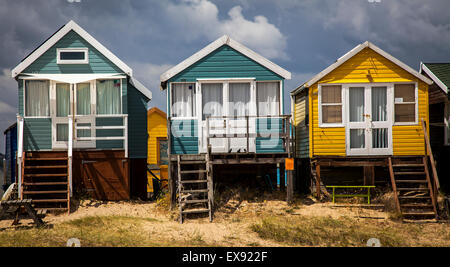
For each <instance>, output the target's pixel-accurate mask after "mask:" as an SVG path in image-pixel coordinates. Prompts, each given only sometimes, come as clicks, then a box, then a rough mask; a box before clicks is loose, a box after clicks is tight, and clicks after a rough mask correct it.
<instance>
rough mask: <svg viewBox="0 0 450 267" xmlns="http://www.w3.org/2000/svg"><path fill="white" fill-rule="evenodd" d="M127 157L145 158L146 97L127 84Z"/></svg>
mask: <svg viewBox="0 0 450 267" xmlns="http://www.w3.org/2000/svg"><path fill="white" fill-rule="evenodd" d="M127 97H128V101H124V102H127V103H128V110H127V111H128V157H129V158H140V159H145V158H147V101H148V99H147V97H146V96H144V95H143V94H142V93H141V92H140V91H139V90H138V89H136V88H134V86H132V85H131V84H128V92H127Z"/></svg>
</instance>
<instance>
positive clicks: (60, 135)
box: [56, 124, 69, 141]
mask: <svg viewBox="0 0 450 267" xmlns="http://www.w3.org/2000/svg"><path fill="white" fill-rule="evenodd" d="M67 140H69V125H68V124H56V141H67Z"/></svg>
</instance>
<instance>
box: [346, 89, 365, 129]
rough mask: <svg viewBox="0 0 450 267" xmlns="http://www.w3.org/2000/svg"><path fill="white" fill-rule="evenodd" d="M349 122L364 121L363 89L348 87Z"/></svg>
mask: <svg viewBox="0 0 450 267" xmlns="http://www.w3.org/2000/svg"><path fill="white" fill-rule="evenodd" d="M349 94H350V95H349V99H350V107H349V111H350V121H351V122H360V121H364V87H350V88H349Z"/></svg>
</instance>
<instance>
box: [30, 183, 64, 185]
mask: <svg viewBox="0 0 450 267" xmlns="http://www.w3.org/2000/svg"><path fill="white" fill-rule="evenodd" d="M67 184H68V183H67V182H38V183H27V182H24V183H23V185H67Z"/></svg>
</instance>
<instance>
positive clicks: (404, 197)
mask: <svg viewBox="0 0 450 267" xmlns="http://www.w3.org/2000/svg"><path fill="white" fill-rule="evenodd" d="M398 198H399V199H431V197H430V196H398Z"/></svg>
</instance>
